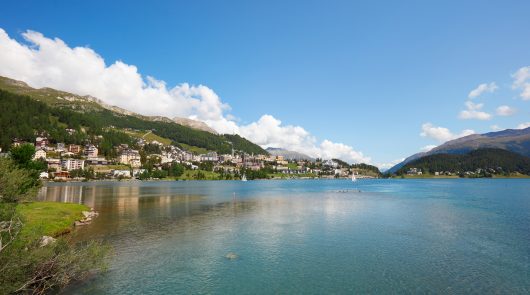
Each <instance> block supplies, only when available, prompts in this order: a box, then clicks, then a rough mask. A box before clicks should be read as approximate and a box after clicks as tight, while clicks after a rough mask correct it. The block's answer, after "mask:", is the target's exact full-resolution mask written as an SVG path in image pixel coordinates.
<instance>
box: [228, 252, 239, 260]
mask: <svg viewBox="0 0 530 295" xmlns="http://www.w3.org/2000/svg"><path fill="white" fill-rule="evenodd" d="M225 258H226V259H228V260H236V259H238V258H239V256H238V255H237V254H236V253H234V252H230V253H228V254H226V255H225Z"/></svg>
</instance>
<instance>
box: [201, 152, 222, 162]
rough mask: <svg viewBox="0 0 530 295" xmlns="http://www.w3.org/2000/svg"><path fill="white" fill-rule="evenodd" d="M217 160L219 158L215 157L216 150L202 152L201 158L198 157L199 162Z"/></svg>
mask: <svg viewBox="0 0 530 295" xmlns="http://www.w3.org/2000/svg"><path fill="white" fill-rule="evenodd" d="M218 160H219V158H218V157H217V153H216V152H209V153H207V154H203V155H201V158H200V161H201V162H204V161H211V162H217V161H218Z"/></svg>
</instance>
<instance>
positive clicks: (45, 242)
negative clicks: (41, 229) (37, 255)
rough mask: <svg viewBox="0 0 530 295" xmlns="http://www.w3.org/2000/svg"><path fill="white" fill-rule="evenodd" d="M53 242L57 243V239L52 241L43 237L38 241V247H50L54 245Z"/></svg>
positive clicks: (48, 237)
mask: <svg viewBox="0 0 530 295" xmlns="http://www.w3.org/2000/svg"><path fill="white" fill-rule="evenodd" d="M55 241H57V239H54V238H52V237H50V236H43V237H42V238H41V239H40V242H39V245H40V246H41V247H45V246H47V245H50V244H53V243H55Z"/></svg>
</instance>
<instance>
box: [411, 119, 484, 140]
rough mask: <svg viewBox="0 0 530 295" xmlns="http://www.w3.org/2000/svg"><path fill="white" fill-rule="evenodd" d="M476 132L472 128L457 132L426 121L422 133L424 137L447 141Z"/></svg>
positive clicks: (422, 126)
mask: <svg viewBox="0 0 530 295" xmlns="http://www.w3.org/2000/svg"><path fill="white" fill-rule="evenodd" d="M474 133H475V131H473V130H471V129H465V130H463V131H462V132H460V133H458V134H455V133H452V132H451V131H450V130H449V129H447V128H445V127H438V126H434V125H433V124H431V123H424V124H423V125H421V133H420V135H421V136H423V137H429V138H432V139H435V140H437V141H439V142H446V141H449V140H453V139H456V138H460V137H464V136H467V135H471V134H474Z"/></svg>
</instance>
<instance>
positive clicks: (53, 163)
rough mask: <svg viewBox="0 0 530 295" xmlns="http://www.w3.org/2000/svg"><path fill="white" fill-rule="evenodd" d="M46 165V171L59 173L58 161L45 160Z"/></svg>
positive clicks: (59, 165)
mask: <svg viewBox="0 0 530 295" xmlns="http://www.w3.org/2000/svg"><path fill="white" fill-rule="evenodd" d="M46 162H47V163H48V171H50V170H53V171H61V169H62V167H61V160H60V159H46Z"/></svg>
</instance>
